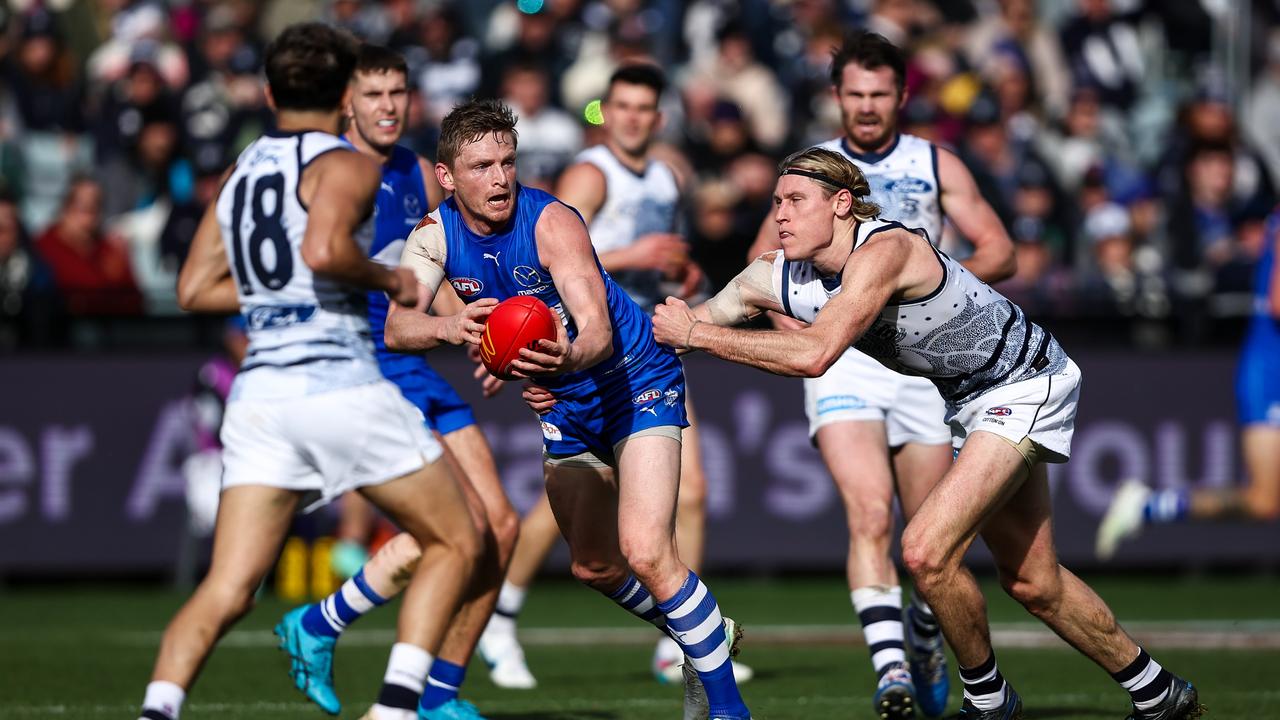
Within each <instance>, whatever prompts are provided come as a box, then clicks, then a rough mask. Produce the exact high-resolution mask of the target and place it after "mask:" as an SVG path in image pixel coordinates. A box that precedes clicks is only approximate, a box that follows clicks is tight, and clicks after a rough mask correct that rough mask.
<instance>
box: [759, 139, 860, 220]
mask: <svg viewBox="0 0 1280 720" xmlns="http://www.w3.org/2000/svg"><path fill="white" fill-rule="evenodd" d="M778 174H779V175H802V176H804V177H807V178H809V179H810V180H813V181H814V182H816V183H818V185H819V186H820V187H821V188H822V191H823V192H824V193H825V197H828V198H829V197H831V196H832V195H835V194H836V193H837V192H840V191H841V190H848V191H849V193H850V194H852V195H853V216H854V217H855V218H856V219H858V220H859V221H862V222H865V221H867V220H874V219H875V218H876V217H877V216H879V215H880V206H879V205H877V204H875V203H873V202H871V201H870V200H863V198H865V197H866V196H868V195H870V194H871V185H870V183H868V182H867V177H866V176H865V175H863V174H862V171H861V170H859V169H858V166H857V165H854V164H853V162H852V161H850V160H849V158H847V157H845V156H843V155H841V154H840V153H838V152H834V151H832V150H828V149H826V148H820V147H812V148H809V149H808V150H801V151H800V152H795V153H791V154H790V155H788V156H787V158H786V159H785V160H783V161H782V163H781V164H779V165H778Z"/></svg>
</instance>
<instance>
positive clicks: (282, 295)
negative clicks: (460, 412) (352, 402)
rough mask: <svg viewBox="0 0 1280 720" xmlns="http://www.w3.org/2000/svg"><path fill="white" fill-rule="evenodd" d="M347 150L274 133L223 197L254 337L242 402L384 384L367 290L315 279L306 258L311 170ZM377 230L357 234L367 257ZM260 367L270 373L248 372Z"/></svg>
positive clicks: (258, 145) (327, 138) (319, 138)
mask: <svg viewBox="0 0 1280 720" xmlns="http://www.w3.org/2000/svg"><path fill="white" fill-rule="evenodd" d="M339 150H341V151H348V152H349V151H351V147H350V145H348V144H347V143H346V142H345V141H344V140H342V139H341V138H339V137H337V136H334V135H330V134H328V133H323V132H300V133H268V134H267V135H264V136H263V137H261V138H259V139H258V140H256V141H254V142H253V143H252V144H250V145H249V147H247V148H245V150H244V152H242V153H241V154H240V157H239V158H238V159H237V161H236V166H235V170H234V171H233V172H232V173H231V176H230V177H229V178H227V181H226V183H225V184H224V185H223V187H222V190H221V191H220V192H219V194H218V198H217V201H216V203H217V204H216V210H215V211H216V215H217V219H218V224H219V225H220V226H221V229H222V239H223V243H224V245H225V249H226V253H227V259H228V263H229V265H230V267H231V273H232V275H233V276H234V278H235V281H236V285H237V291H238V294H239V298H240V309H241V313H242V314H243V315H244V316H245V319H246V321H247V326H248V327H247V330H248V335H249V350H248V354H247V356H246V358H245V362H244V365H243V366H242V368H241V377H240V378H239V379H237V385H236V388H235V390H233V395H235V396H239V395H251V396H252V397H254V398H256V399H262V398H266V397H289V396H295V395H307V394H312V393H315V392H324V391H327V390H333V389H338V388H343V387H349V386H353V385H358V384H363V383H367V382H373V381H375V380H377V379H378V378H379V377H380V374H379V373H378V368H377V365H376V363H375V361H374V357H373V346H372V343H371V341H370V333H369V322H368V319H367V318H366V316H365V298H364V293H363V292H362V291H359V290H357V289H355V288H353V287H351V286H348V285H346V284H343V283H340V282H338V281H335V280H332V279H329V278H326V277H324V276H318V275H315V274H314V273H312V272H311V268H309V267H308V266H307V264H306V263H305V262H304V261H303V260H302V240H303V236H304V234H305V232H306V227H307V206H306V204H305V203H303V202H302V198H301V197H300V196H299V194H298V190H299V183H300V182H301V178H302V173H303V171H304V170H305V169H306V167H307V165H308V164H310V163H311V162H312V161H313V160H315V159H316V158H317V157H319V156H321V155H323V154H325V153H329V152H334V151H339ZM371 231H372V229H371V227H369V224H368V223H366V224H365V225H364V226H362V227H361V228H360V230H359V231H357V233H356V241H357V243H359V244H360V245H361V247H362V248H364V249H366V250H367V249H368V246H369V242H370V241H371ZM258 369H263V370H266V371H267V372H263V373H250V372H249V371H253V370H258ZM246 376H249V377H251V380H245V377H246Z"/></svg>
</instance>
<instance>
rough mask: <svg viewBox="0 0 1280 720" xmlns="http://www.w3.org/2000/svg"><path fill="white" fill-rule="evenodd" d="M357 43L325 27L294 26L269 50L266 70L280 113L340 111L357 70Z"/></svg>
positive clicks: (310, 23)
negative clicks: (354, 72) (349, 84)
mask: <svg viewBox="0 0 1280 720" xmlns="http://www.w3.org/2000/svg"><path fill="white" fill-rule="evenodd" d="M357 47H358V46H357V44H356V39H355V38H354V37H352V36H351V35H349V34H347V33H345V32H343V31H341V30H337V29H335V28H332V27H330V26H328V25H325V24H324V23H319V22H309V23H298V24H296V25H290V26H289V27H287V28H285V29H284V32H282V33H280V35H279V37H277V38H276V39H275V40H273V41H271V44H270V45H268V46H267V52H266V59H265V61H264V63H263V64H264V66H265V68H266V74H267V85H268V86H270V88H271V97H272V98H273V99H274V100H275V104H276V108H278V109H280V110H337V109H338V107H339V106H340V105H341V104H342V96H343V93H344V92H346V89H347V83H348V82H349V81H350V80H351V73H352V72H353V71H354V70H355V67H356V56H357V52H358V51H357Z"/></svg>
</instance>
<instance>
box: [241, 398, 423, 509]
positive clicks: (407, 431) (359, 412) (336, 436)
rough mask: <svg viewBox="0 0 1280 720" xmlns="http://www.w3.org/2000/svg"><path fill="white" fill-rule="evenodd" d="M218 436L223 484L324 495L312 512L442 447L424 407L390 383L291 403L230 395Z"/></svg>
mask: <svg viewBox="0 0 1280 720" xmlns="http://www.w3.org/2000/svg"><path fill="white" fill-rule="evenodd" d="M221 438H222V446H223V451H222V464H223V474H222V487H223V488H224V489H225V488H229V487H234V486H236V485H267V486H270V487H278V488H284V489H286V490H297V491H299V492H307V493H319V499H318V500H317V501H315V502H313V503H310V504H309V505H308V506H307V507H306V510H307V511H310V510H314V509H315V508H317V507H319V506H321V505H324V504H325V503H327V502H329V501H330V500H332V499H333V498H335V497H338V496H339V495H342V494H343V493H345V492H347V491H348V490H353V489H355V488H359V487H364V486H366V485H378V484H381V483H384V482H387V481H388V480H394V479H396V478H398V477H402V476H404V475H408V474H409V473H411V472H413V471H415V470H417V469H419V468H421V467H423V466H424V465H427V464H430V463H432V462H435V461H436V460H437V459H438V458H439V457H440V455H441V454H442V452H443V451H442V450H441V448H440V444H439V443H438V442H436V440H435V438H433V437H432V436H431V434H430V432H428V430H427V428H426V425H425V421H424V418H423V416H422V411H421V410H419V409H417V408H415V407H414V406H413V405H412V404H410V403H409V401H408V400H405V399H404V396H403V395H401V394H400V390H399V389H397V388H396V386H395V385H392V384H391V383H390V382H387V381H386V380H378V381H376V382H372V383H365V384H362V385H356V386H354V387H348V388H343V389H341V390H330V391H328V392H323V393H318V394H315V395H307V396H303V397H296V398H290V399H287V400H278V399H277V400H243V399H237V400H232V401H230V402H228V403H227V412H226V415H225V417H224V418H223V422H222V433H221Z"/></svg>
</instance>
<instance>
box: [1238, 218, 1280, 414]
mask: <svg viewBox="0 0 1280 720" xmlns="http://www.w3.org/2000/svg"><path fill="white" fill-rule="evenodd" d="M1264 239H1265V242H1266V247H1265V249H1264V250H1263V251H1262V257H1261V258H1259V259H1258V266H1257V268H1256V270H1255V272H1256V274H1255V275H1254V286H1253V318H1252V319H1251V320H1250V321H1249V331H1248V334H1247V335H1246V336H1245V341H1244V348H1243V349H1242V350H1241V353H1240V365H1239V367H1238V369H1237V372H1236V405H1237V408H1238V410H1239V415H1240V425H1241V426H1246V425H1257V424H1266V425H1272V426H1276V427H1280V371H1278V370H1277V369H1276V367H1277V365H1278V364H1280V318H1276V317H1275V316H1274V315H1272V314H1271V311H1270V308H1269V300H1268V295H1269V294H1270V293H1273V292H1280V290H1278V289H1277V288H1273V287H1271V284H1272V277H1273V275H1274V268H1275V264H1276V262H1278V260H1277V258H1276V242H1277V240H1278V239H1280V208H1277V209H1276V210H1273V211H1272V212H1271V217H1269V218H1267V227H1266V231H1265V233H1264Z"/></svg>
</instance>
